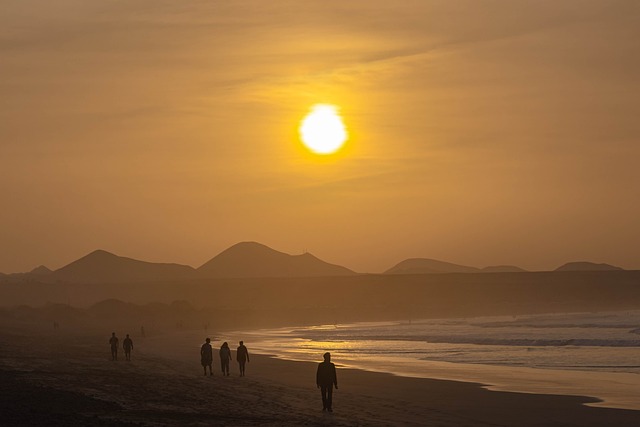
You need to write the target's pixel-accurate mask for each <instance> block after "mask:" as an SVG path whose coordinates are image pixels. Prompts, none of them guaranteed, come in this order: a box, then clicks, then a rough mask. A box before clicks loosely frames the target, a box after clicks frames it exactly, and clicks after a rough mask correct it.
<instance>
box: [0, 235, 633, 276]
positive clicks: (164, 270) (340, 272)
mask: <svg viewBox="0 0 640 427" xmlns="http://www.w3.org/2000/svg"><path fill="white" fill-rule="evenodd" d="M608 270H622V269H621V268H619V267H615V266H611V265H608V264H595V263H590V262H570V263H567V264H564V265H562V266H561V267H559V268H557V269H556V271H608ZM525 271H526V270H524V269H522V268H519V267H516V266H510V265H501V266H490V267H484V268H476V267H469V266H464V265H458V264H452V263H448V262H443V261H437V260H433V259H427V258H410V259H407V260H404V261H402V262H400V263H398V264H396V265H395V266H393V267H391V268H390V269H388V270H386V271H385V272H384V273H383V274H385V275H398V274H443V273H518V272H525ZM356 274H358V273H356V272H354V271H353V270H350V269H348V268H346V267H342V266H339V265H335V264H330V263H328V262H325V261H323V260H321V259H319V258H317V257H315V256H314V255H312V254H310V253H304V254H301V255H289V254H286V253H284V252H279V251H276V250H274V249H271V248H269V247H268V246H265V245H263V244H260V243H256V242H241V243H238V244H236V245H233V246H231V247H230V248H228V249H226V250H224V251H223V252H221V253H220V254H218V255H216V256H215V257H213V258H212V259H210V260H209V261H207V262H206V263H204V264H203V265H202V266H200V267H198V268H193V267H191V266H188V265H182V264H172V263H152V262H146V261H139V260H135V259H132V258H126V257H122V256H118V255H115V254H112V253H110V252H107V251H104V250H96V251H93V252H91V253H90V254H88V255H86V256H84V257H82V258H80V259H78V260H76V261H73V262H72V263H70V264H68V265H65V266H64V267H62V268H60V269H58V270H55V271H51V270H50V269H48V268H47V267H45V266H39V267H37V268H35V269H34V270H32V271H31V272H29V273H16V274H9V275H6V274H1V273H0V278H1V279H2V280H17V281H21V280H34V281H41V282H69V283H129V282H151V281H179V280H195V279H217V278H261V277H262V278H272V277H331V276H334V277H335V276H353V275H356Z"/></svg>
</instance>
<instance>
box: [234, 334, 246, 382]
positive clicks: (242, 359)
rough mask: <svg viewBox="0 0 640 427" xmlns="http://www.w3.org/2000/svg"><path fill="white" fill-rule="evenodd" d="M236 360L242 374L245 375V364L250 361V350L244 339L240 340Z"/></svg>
mask: <svg viewBox="0 0 640 427" xmlns="http://www.w3.org/2000/svg"><path fill="white" fill-rule="evenodd" d="M236 360H237V361H238V365H240V376H241V377H244V365H245V364H246V362H248V361H249V350H247V347H245V345H244V341H240V345H239V346H238V349H237V350H236Z"/></svg>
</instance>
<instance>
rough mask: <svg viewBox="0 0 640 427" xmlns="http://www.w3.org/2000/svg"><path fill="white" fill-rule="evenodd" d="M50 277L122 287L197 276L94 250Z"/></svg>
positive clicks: (177, 268)
mask: <svg viewBox="0 0 640 427" xmlns="http://www.w3.org/2000/svg"><path fill="white" fill-rule="evenodd" d="M50 276H52V277H53V278H54V279H56V280H61V281H65V282H73V283H125V282H143V281H144V282H146V281H167V280H179V279H190V278H195V277H197V273H196V271H195V270H194V269H193V267H190V266H188V265H180V264H163V263H152V262H145V261H138V260H135V259H131V258H125V257H121V256H117V255H114V254H112V253H109V252H106V251H103V250H97V251H94V252H91V253H90V254H89V255H87V256H85V257H82V258H80V259H79V260H77V261H74V262H72V263H71V264H68V265H66V266H64V267H62V268H60V269H58V270H56V271H54V272H53V273H51V275H50Z"/></svg>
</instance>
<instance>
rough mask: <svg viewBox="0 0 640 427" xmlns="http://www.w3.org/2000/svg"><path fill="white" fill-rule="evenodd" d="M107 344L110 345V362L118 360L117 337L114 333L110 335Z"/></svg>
mask: <svg viewBox="0 0 640 427" xmlns="http://www.w3.org/2000/svg"><path fill="white" fill-rule="evenodd" d="M109 344H111V360H118V337H116V333H115V332H112V333H111V338H110V339H109Z"/></svg>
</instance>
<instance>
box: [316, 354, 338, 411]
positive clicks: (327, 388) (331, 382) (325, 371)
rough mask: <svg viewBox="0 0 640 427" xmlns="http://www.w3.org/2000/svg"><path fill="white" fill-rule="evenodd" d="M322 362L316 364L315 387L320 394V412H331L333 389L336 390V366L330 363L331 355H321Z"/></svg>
mask: <svg viewBox="0 0 640 427" xmlns="http://www.w3.org/2000/svg"><path fill="white" fill-rule="evenodd" d="M323 357H324V362H322V363H318V372H317V373H316V385H317V386H318V388H319V389H320V392H321V393H322V410H323V411H329V412H333V408H332V404H333V387H334V386H335V387H336V390H337V389H338V377H337V376H336V365H334V364H333V363H331V353H329V352H327V353H325V354H324V355H323Z"/></svg>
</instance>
